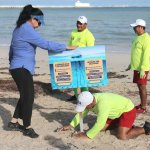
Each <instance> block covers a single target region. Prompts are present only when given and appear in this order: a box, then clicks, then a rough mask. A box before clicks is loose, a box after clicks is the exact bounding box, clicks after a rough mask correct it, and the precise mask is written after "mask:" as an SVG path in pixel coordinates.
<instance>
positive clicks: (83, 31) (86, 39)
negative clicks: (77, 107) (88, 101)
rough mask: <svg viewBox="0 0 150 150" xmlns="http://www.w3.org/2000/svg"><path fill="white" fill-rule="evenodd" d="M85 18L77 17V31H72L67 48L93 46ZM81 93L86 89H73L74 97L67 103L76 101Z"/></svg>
mask: <svg viewBox="0 0 150 150" xmlns="http://www.w3.org/2000/svg"><path fill="white" fill-rule="evenodd" d="M87 23H88V21H87V18H86V17H85V16H79V17H78V19H77V22H76V27H77V29H74V30H72V32H71V35H70V39H69V41H68V46H72V45H76V46H78V47H86V46H94V43H95V38H94V36H93V34H92V33H91V32H90V31H89V30H88V29H87ZM83 91H88V88H87V87H81V88H75V89H74V95H73V96H72V97H70V98H69V99H68V101H73V100H77V97H78V94H79V93H80V92H83Z"/></svg>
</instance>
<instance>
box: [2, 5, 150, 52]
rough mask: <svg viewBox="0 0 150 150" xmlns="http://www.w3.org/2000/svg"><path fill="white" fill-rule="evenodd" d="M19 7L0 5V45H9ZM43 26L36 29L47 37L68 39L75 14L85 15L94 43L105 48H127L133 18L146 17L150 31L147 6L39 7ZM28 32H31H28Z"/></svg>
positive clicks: (121, 50) (130, 40)
mask: <svg viewBox="0 0 150 150" xmlns="http://www.w3.org/2000/svg"><path fill="white" fill-rule="evenodd" d="M20 11H21V8H0V48H1V50H2V49H3V47H5V48H9V45H10V41H11V36H12V31H13V29H14V27H15V23H16V20H17V18H18V16H19V13H20ZM42 11H43V12H44V16H45V26H43V27H40V28H39V29H37V32H39V34H41V36H42V37H43V38H45V39H46V40H51V41H56V42H62V43H67V41H68V39H69V36H70V33H71V30H72V29H73V28H76V20H77V18H78V16H80V15H84V16H86V17H87V18H88V28H89V29H90V31H91V32H92V33H93V35H94V37H95V39H96V43H95V44H96V45H105V46H106V50H107V51H108V52H129V51H130V47H131V42H132V39H133V37H134V35H135V34H134V31H133V29H132V28H131V27H130V24H131V23H134V22H135V20H136V19H138V18H141V19H144V20H146V22H147V27H146V31H147V32H149V33H150V8H149V7H141V8H139V7H138V8H137V7H130V8H42ZM29 36H30V35H29Z"/></svg>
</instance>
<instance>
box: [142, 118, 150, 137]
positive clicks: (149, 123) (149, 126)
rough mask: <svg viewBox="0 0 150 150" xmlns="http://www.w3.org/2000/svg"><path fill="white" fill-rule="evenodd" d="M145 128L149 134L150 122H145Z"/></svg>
mask: <svg viewBox="0 0 150 150" xmlns="http://www.w3.org/2000/svg"><path fill="white" fill-rule="evenodd" d="M143 128H144V130H145V134H146V135H149V134H150V122H148V121H145V124H144V126H143Z"/></svg>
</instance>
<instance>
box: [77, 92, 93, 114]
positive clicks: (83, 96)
mask: <svg viewBox="0 0 150 150" xmlns="http://www.w3.org/2000/svg"><path fill="white" fill-rule="evenodd" d="M92 102H93V95H92V94H91V93H90V92H88V91H84V92H82V93H80V94H79V96H78V103H77V106H76V109H75V110H76V111H77V112H83V111H84V109H85V108H86V106H88V105H89V104H91V103H92Z"/></svg>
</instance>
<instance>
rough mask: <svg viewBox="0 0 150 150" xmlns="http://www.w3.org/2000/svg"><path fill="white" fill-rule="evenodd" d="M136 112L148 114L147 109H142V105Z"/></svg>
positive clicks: (137, 107) (136, 107)
mask: <svg viewBox="0 0 150 150" xmlns="http://www.w3.org/2000/svg"><path fill="white" fill-rule="evenodd" d="M135 109H136V112H137V113H145V112H146V108H142V106H141V105H138V106H135Z"/></svg>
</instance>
